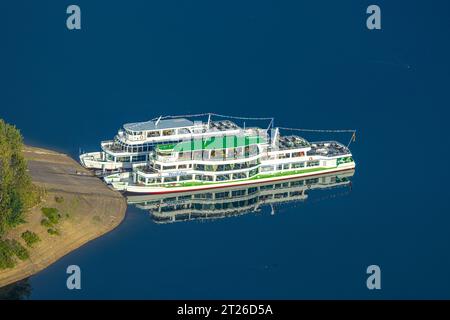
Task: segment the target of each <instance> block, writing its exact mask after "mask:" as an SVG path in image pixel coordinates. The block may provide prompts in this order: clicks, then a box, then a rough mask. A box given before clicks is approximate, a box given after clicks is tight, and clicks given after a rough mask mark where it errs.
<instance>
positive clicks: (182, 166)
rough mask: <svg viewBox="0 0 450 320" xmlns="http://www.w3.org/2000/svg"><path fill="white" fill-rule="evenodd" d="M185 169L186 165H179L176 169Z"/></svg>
mask: <svg viewBox="0 0 450 320" xmlns="http://www.w3.org/2000/svg"><path fill="white" fill-rule="evenodd" d="M186 168H187V165H185V164H180V165H179V166H178V169H186Z"/></svg>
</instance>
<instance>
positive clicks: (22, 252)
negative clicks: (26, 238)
mask: <svg viewBox="0 0 450 320" xmlns="http://www.w3.org/2000/svg"><path fill="white" fill-rule="evenodd" d="M9 242H10V246H11V250H12V252H13V253H14V254H15V255H16V256H17V258H19V259H20V260H26V259H28V258H29V257H30V254H29V253H28V250H27V249H26V248H25V247H24V246H23V245H21V244H20V243H19V242H18V241H16V240H10V241H9Z"/></svg>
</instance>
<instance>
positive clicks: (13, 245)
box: [0, 240, 30, 270]
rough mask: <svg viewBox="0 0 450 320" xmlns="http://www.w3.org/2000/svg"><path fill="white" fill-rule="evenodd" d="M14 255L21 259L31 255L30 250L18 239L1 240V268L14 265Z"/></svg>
mask: <svg viewBox="0 0 450 320" xmlns="http://www.w3.org/2000/svg"><path fill="white" fill-rule="evenodd" d="M14 256H16V257H18V258H19V259H20V260H26V259H28V258H29V257H30V255H29V253H28V250H27V249H26V248H25V247H24V246H22V245H21V244H20V243H19V242H17V241H16V240H0V270H1V269H7V268H12V267H14V266H15V265H16V261H15V259H14Z"/></svg>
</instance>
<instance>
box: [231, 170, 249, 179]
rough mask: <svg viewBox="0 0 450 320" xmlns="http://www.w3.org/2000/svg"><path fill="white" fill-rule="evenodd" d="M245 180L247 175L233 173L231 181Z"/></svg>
mask: <svg viewBox="0 0 450 320" xmlns="http://www.w3.org/2000/svg"><path fill="white" fill-rule="evenodd" d="M245 178H247V174H246V173H245V172H239V173H233V180H236V179H245Z"/></svg>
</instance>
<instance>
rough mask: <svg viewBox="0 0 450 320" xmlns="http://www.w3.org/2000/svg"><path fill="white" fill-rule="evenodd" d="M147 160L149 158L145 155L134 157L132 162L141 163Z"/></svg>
mask: <svg viewBox="0 0 450 320" xmlns="http://www.w3.org/2000/svg"><path fill="white" fill-rule="evenodd" d="M146 158H147V156H146V155H145V154H143V155H140V156H133V157H132V159H131V160H132V162H140V161H145V160H146Z"/></svg>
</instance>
